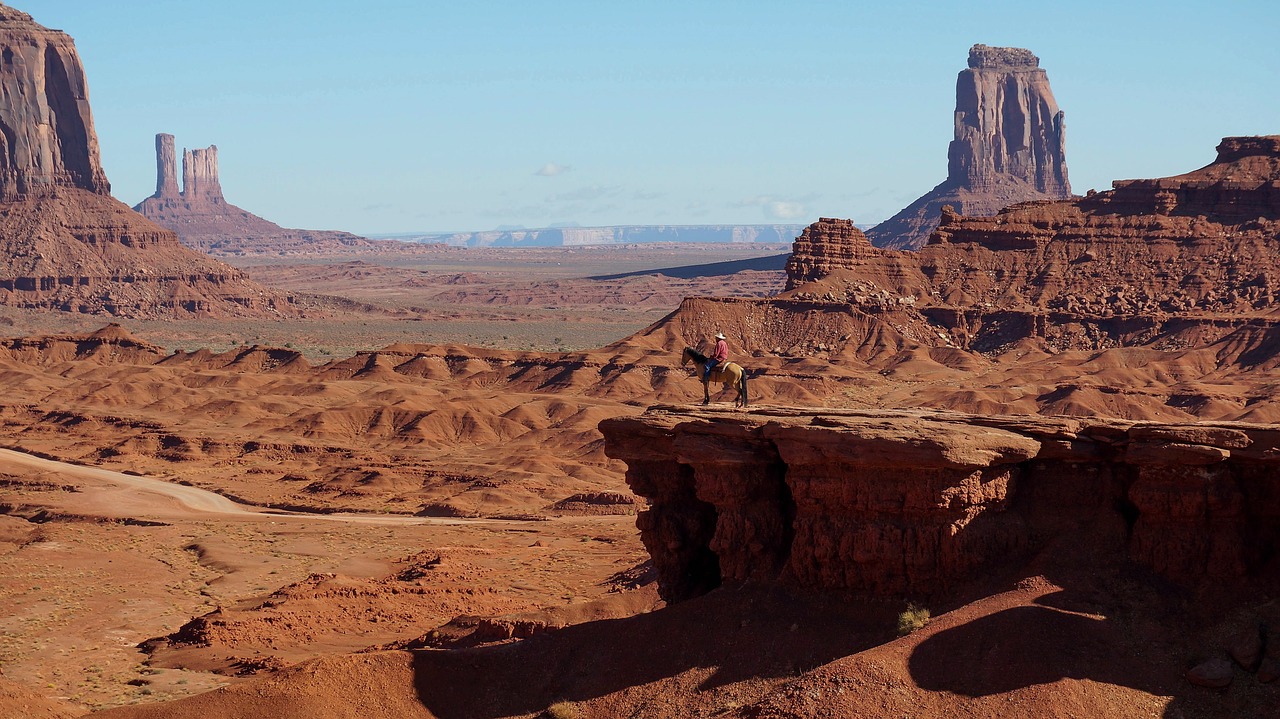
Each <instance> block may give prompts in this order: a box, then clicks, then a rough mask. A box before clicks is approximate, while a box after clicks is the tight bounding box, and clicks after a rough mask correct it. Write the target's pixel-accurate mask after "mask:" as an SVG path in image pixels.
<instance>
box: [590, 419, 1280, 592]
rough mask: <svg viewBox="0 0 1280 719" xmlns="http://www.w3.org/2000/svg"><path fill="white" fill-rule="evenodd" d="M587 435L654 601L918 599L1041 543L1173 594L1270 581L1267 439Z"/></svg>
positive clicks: (1096, 427)
mask: <svg viewBox="0 0 1280 719" xmlns="http://www.w3.org/2000/svg"><path fill="white" fill-rule="evenodd" d="M600 429H601V431H602V432H603V433H604V435H605V440H606V447H605V451H606V453H607V454H608V455H609V456H611V457H613V458H616V459H621V460H624V461H625V462H626V463H627V467H628V469H627V483H628V484H629V485H630V486H631V488H632V490H633V491H634V492H635V493H636V494H639V495H641V496H643V497H645V498H647V499H648V500H649V501H650V503H651V505H650V508H649V509H648V510H647V511H645V512H643V513H641V514H640V516H639V517H638V519H637V522H636V524H637V526H638V527H639V529H640V531H641V539H642V540H643V541H644V544H645V547H646V548H647V549H648V550H649V552H650V554H651V555H652V557H653V560H654V564H655V566H656V567H657V569H658V572H659V577H660V583H661V587H662V592H663V596H664V597H665V598H666V599H668V600H669V601H678V600H681V599H687V598H689V597H692V596H696V595H698V594H701V593H703V592H705V591H706V590H708V589H710V588H712V587H715V586H717V585H719V584H720V583H721V582H726V581H727V582H735V583H737V582H748V581H755V582H781V583H785V584H791V585H799V586H802V587H807V588H813V589H824V590H825V589H837V590H855V591H863V592H870V593H873V594H880V595H885V596H894V597H900V596H902V595H904V594H905V595H909V596H910V595H915V596H937V595H940V594H945V593H946V592H947V591H948V590H949V589H952V588H954V587H956V586H957V585H959V584H962V583H964V582H966V581H969V580H972V579H974V578H976V577H977V575H978V573H979V572H980V571H982V570H983V569H985V568H989V567H992V566H994V565H997V564H999V565H1000V566H1001V567H1002V568H1003V569H1002V571H1009V570H1010V569H1012V568H1014V567H1016V566H1017V565H1018V562H1019V561H1021V562H1024V563H1025V562H1026V561H1029V560H1030V559H1031V558H1033V557H1034V556H1035V555H1036V553H1037V551H1038V550H1040V549H1043V548H1045V547H1047V546H1048V545H1049V544H1050V543H1053V542H1073V543H1076V545H1077V552H1078V554H1079V556H1080V557H1081V558H1086V557H1094V556H1104V555H1117V554H1118V555H1123V556H1125V557H1127V558H1128V559H1130V560H1133V561H1136V562H1138V563H1140V564H1143V565H1145V566H1147V567H1149V568H1151V569H1152V570H1154V571H1156V572H1158V573H1160V574H1162V575H1164V576H1166V577H1167V578H1169V579H1171V580H1173V581H1176V582H1179V583H1183V584H1187V585H1197V584H1200V583H1203V582H1206V581H1208V582H1226V583H1229V582H1233V581H1244V580H1252V579H1254V578H1257V577H1259V576H1264V575H1265V576H1271V577H1272V578H1274V576H1275V572H1274V569H1275V566H1274V565H1275V560H1274V555H1275V550H1276V548H1277V533H1278V532H1277V527H1278V526H1280V521H1278V520H1280V499H1278V498H1280V492H1278V491H1277V486H1278V485H1277V480H1276V479H1275V478H1274V477H1275V476H1276V475H1275V473H1276V470H1277V462H1280V459H1278V457H1280V431H1278V430H1277V429H1276V428H1275V427H1274V426H1268V425H1251V424H1244V423H1220V424H1211V423H1187V424H1158V423H1135V422H1124V421H1119V420H1089V419H1077V418H1069V419H1068V418H1044V417H1034V418H1031V417H1000V416H993V417H982V416H973V415H962V414H959V413H952V412H945V413H939V412H932V411H887V410H882V411H857V410H844V411H838V410H837V411H830V410H829V411H805V410H787V409H781V408H774V409H771V410H768V411H767V412H761V413H751V414H743V413H730V412H727V411H708V410H691V409H687V408H685V409H681V408H675V407H663V406H660V407H655V408H652V409H650V410H649V411H648V412H647V413H646V414H644V415H642V416H639V417H625V418H617V419H609V420H606V421H604V422H602V423H601V425H600ZM1042 571H1043V568H1042Z"/></svg>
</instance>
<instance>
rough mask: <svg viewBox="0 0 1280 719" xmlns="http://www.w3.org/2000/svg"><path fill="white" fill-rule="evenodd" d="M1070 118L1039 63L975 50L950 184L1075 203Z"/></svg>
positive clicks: (961, 87)
mask: <svg viewBox="0 0 1280 719" xmlns="http://www.w3.org/2000/svg"><path fill="white" fill-rule="evenodd" d="M1063 117H1064V113H1063V112H1062V111H1061V110H1059V109H1058V103H1057V101H1055V100H1054V99H1053V91H1052V90H1050V89H1049V76H1048V75H1047V74H1045V71H1044V70H1043V69H1042V68H1041V67H1040V58H1038V57H1036V56H1035V55H1032V54H1031V52H1030V51H1029V50H1023V49H1021V48H1015V47H988V46H986V45H974V46H973V48H972V49H970V50H969V69H967V70H963V71H961V72H960V76H959V77H958V78H957V79H956V139H954V140H952V141H951V147H950V149H949V151H948V152H947V161H948V162H947V182H948V183H950V184H953V185H955V186H957V187H968V188H970V189H980V188H983V187H990V186H992V185H993V184H999V183H1000V182H1001V181H1005V180H1007V179H1013V180H1018V181H1021V182H1025V183H1027V184H1028V185H1030V186H1032V187H1035V189H1036V190H1037V191H1039V192H1043V193H1045V194H1049V195H1054V196H1055V198H1065V197H1069V196H1070V195H1071V186H1070V184H1069V183H1068V182H1067V161H1066V156H1065V154H1064V146H1065V140H1066V138H1065V132H1066V127H1065V121H1064V119H1063Z"/></svg>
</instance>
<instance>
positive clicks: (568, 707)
mask: <svg viewBox="0 0 1280 719" xmlns="http://www.w3.org/2000/svg"><path fill="white" fill-rule="evenodd" d="M545 713H546V715H547V717H548V719H582V711H581V710H579V709H578V705H577V704H574V703H573V702H556V703H555V704H552V705H551V706H549V707H547V711H546V712H545Z"/></svg>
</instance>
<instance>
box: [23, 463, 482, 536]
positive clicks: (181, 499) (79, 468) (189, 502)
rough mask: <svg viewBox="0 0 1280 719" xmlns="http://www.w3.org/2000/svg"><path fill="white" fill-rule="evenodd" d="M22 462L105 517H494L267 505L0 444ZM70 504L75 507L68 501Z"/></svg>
mask: <svg viewBox="0 0 1280 719" xmlns="http://www.w3.org/2000/svg"><path fill="white" fill-rule="evenodd" d="M15 465H16V466H18V467H25V468H28V469H34V470H37V471H40V472H52V473H55V474H57V475H59V476H62V477H68V478H72V479H74V480H78V483H83V484H85V485H86V486H85V487H84V488H83V490H82V492H80V493H78V494H81V495H83V496H80V497H75V498H73V499H71V502H70V503H69V504H74V505H75V506H74V510H75V511H77V512H81V513H85V514H92V515H95V516H103V517H116V518H119V517H133V518H154V519H166V520H175V519H214V518H218V519H245V520H270V521H323V522H349V523H354V524H375V525H406V524H474V523H490V522H492V521H494V520H484V519H457V518H442V517H413V516H405V515H391V514H318V513H307V512H284V511H277V510H264V509H261V508H259V507H254V506H251V505H247V504H240V503H239V502H235V501H232V500H230V499H227V498H226V497H224V496H222V495H220V494H217V493H216V492H210V491H208V490H204V489H199V488H197V487H188V486H186V485H182V484H176V483H174V482H166V481H164V480H161V479H154V478H151V477H142V476H137V475H132V474H125V473H123V472H114V471H111V470H108V469H100V468H97V467H86V466H83V465H78V464H71V463H68V462H59V461H56V460H51V459H43V458H41V457H36V456H33V455H30V454H24V453H22V452H16V451H13V450H10V449H0V470H3V469H4V468H5V467H6V466H15ZM67 508H68V509H73V507H71V506H68V507H67Z"/></svg>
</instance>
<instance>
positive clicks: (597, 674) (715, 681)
mask: <svg viewBox="0 0 1280 719" xmlns="http://www.w3.org/2000/svg"><path fill="white" fill-rule="evenodd" d="M896 617H897V608H896V605H894V606H891V605H889V604H887V603H865V602H864V603H858V602H853V601H846V600H842V599H838V598H833V597H806V596H796V595H791V594H789V593H787V592H785V591H784V590H779V589H776V588H769V589H765V588H741V587H724V588H721V589H718V590H716V591H713V592H711V593H710V594H708V595H706V596H704V597H700V598H698V599H694V600H690V601H686V602H682V603H680V604H677V605H675V606H671V607H667V608H664V609H660V610H658V611H655V612H651V613H648V614H643V615H639V616H635V617H631V618H628V619H615V620H603V621H597V622H588V623H585V624H580V625H575V626H572V627H568V628H565V629H561V630H558V631H555V632H549V633H546V634H541V635H536V636H534V637H532V638H530V639H526V640H523V641H519V642H514V643H508V644H501V645H495V646H488V647H479V648H474V649H464V650H423V651H419V652H417V653H416V654H415V658H414V673H415V680H414V681H415V688H416V690H417V693H418V697H419V700H420V701H421V702H422V703H423V705H424V706H426V707H427V708H428V709H429V710H430V711H431V712H432V714H434V715H435V716H437V717H439V718H440V719H494V718H496V717H506V716H512V715H520V714H528V713H532V712H537V711H541V710H543V709H545V708H546V707H548V706H549V705H551V704H553V703H555V702H558V701H573V702H580V701H587V700H591V699H594V698H597V697H602V696H606V695H609V694H613V693H616V692H621V691H624V690H626V689H629V688H632V687H640V686H643V685H646V684H651V683H655V682H660V681H664V680H670V681H674V682H678V683H679V684H680V686H681V690H682V691H694V692H696V691H708V690H712V689H715V688H716V687H719V686H723V685H726V684H732V683H734V682H739V681H744V680H748V679H761V678H764V679H768V678H774V679H779V680H781V679H785V678H789V677H793V676H796V675H798V674H799V673H801V672H804V671H807V670H810V669H813V668H815V667H818V666H821V665H823V664H826V663H828V662H830V661H833V660H835V659H837V658H839V657H843V656H848V655H849V654H854V653H856V652H859V651H862V650H864V649H867V648H869V647H872V646H876V645H879V644H882V643H884V642H886V641H888V640H890V639H892V638H893V636H894V632H895V630H896V625H895V622H896ZM697 669H705V670H709V671H710V674H709V676H708V675H707V674H706V673H705V672H696V673H694V674H692V675H688V676H685V677H682V676H681V675H684V674H685V673H686V672H689V671H690V670H697Z"/></svg>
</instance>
